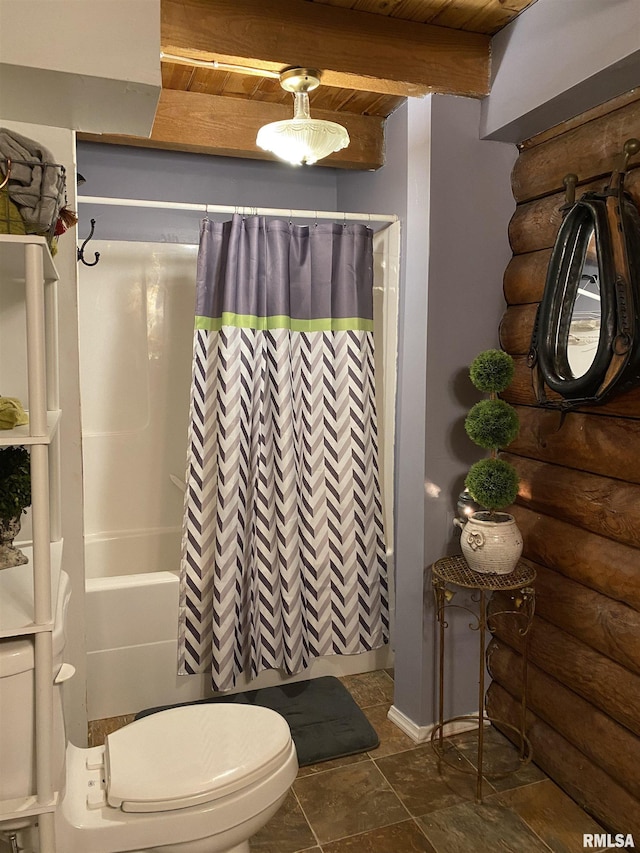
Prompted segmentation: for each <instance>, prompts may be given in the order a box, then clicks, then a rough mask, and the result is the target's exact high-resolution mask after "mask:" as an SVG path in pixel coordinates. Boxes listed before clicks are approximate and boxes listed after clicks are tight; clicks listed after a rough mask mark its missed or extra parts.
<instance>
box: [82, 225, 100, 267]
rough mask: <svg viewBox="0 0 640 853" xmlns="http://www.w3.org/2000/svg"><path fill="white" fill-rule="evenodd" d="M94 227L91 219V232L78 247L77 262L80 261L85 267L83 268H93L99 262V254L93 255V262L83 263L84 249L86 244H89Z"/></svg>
mask: <svg viewBox="0 0 640 853" xmlns="http://www.w3.org/2000/svg"><path fill="white" fill-rule="evenodd" d="M95 227H96V221H95V219H92V220H91V231H90V232H89V236H88V237H87V239H86V240H85V241H84V243H83V244H82V246H80V248H79V249H78V260H79V261H82V263H83V264H84V265H85V267H95V265H96V264H97V263H98V261H99V260H100V252H95V253H94V254H95V261H85V259H84V248H85V246H86V245H87V243H88V242H89V240H90V239H91V238H92V237H93V232H94V230H95Z"/></svg>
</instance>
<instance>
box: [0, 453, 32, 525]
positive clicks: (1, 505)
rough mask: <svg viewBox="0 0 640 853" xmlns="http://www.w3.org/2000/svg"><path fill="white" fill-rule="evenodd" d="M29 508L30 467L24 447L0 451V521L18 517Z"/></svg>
mask: <svg viewBox="0 0 640 853" xmlns="http://www.w3.org/2000/svg"><path fill="white" fill-rule="evenodd" d="M28 506H31V466H30V458H29V451H28V450H27V449H26V447H5V448H3V449H2V450H0V520H2V521H8V520H9V519H11V518H15V517H16V516H20V515H21V513H22V512H23V511H24V510H25V509H26V508H27V507H28Z"/></svg>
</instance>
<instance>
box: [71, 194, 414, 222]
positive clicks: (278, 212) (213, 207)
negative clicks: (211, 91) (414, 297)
mask: <svg viewBox="0 0 640 853" xmlns="http://www.w3.org/2000/svg"><path fill="white" fill-rule="evenodd" d="M77 201H78V204H98V205H114V206H116V207H154V208H160V209H163V210H195V211H199V212H201V213H205V214H207V213H240V214H242V215H244V216H282V217H288V218H289V219H342V220H344V221H345V222H346V221H347V220H351V221H352V222H398V216H397V215H396V214H395V213H388V214H387V213H345V212H343V211H333V212H330V211H327V210H294V209H291V208H289V207H286V208H284V207H283V208H278V207H250V206H248V205H239V204H236V205H229V204H189V203H185V202H181V201H151V200H147V199H137V198H107V197H105V196H93V195H79V196H78V197H77Z"/></svg>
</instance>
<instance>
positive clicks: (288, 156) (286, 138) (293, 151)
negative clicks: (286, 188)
mask: <svg viewBox="0 0 640 853" xmlns="http://www.w3.org/2000/svg"><path fill="white" fill-rule="evenodd" d="M301 70H302V69H301ZM317 82H318V80H317V78H314V77H310V76H309V75H308V74H302V75H301V76H299V77H298V76H296V77H294V78H292V80H290V81H289V82H285V84H284V86H285V87H287V88H288V89H289V88H290V89H292V91H293V118H288V119H285V120H284V121H272V122H271V124H265V125H264V127H261V128H260V130H259V131H258V136H257V138H256V145H259V146H260V148H264V150H265V151H271V153H272V154H275V155H276V157H279V158H280V159H281V160H286V161H287V163H292V164H293V165H294V166H300V165H302V163H307V164H308V165H309V166H310V165H311V164H312V163H316V162H317V161H318V160H322V158H323V157H328V156H329V154H333V152H334V151H340V149H341V148H346V147H347V145H348V144H349V142H350V139H349V134H348V133H347V129H346V127H343V126H342V125H341V124H337V123H336V122H335V121H324V120H323V119H314V118H311V114H310V112H309V95H308V92H307V88H308V85H309V84H310V85H311V86H313V85H314V84H315V85H317ZM280 85H283V84H282V81H281V83H280Z"/></svg>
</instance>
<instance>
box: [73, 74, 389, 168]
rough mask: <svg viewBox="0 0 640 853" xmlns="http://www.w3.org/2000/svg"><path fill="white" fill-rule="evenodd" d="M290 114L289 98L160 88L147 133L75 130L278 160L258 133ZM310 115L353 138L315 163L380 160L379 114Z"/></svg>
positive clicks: (129, 141)
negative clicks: (249, 97) (253, 97)
mask: <svg viewBox="0 0 640 853" xmlns="http://www.w3.org/2000/svg"><path fill="white" fill-rule="evenodd" d="M292 115H293V102H292V104H291V105H290V106H289V105H283V104H270V103H266V102H264V101H248V100H245V99H244V98H230V97H222V96H219V95H204V94H201V93H199V92H182V91H178V90H177V89H163V90H162V93H161V95H160V103H159V105H158V111H157V112H156V118H155V122H154V125H153V131H152V133H151V137H150V138H146V137H140V136H116V135H107V134H104V135H95V134H87V133H79V134H78V139H85V140H90V141H93V142H109V143H113V144H116V145H133V146H136V147H143V148H164V149H168V150H173V151H194V152H197V153H199V154H217V155H220V156H225V157H247V158H250V159H254V160H272V161H276V162H281V161H278V160H277V158H276V157H274V156H273V155H272V154H269V153H267V152H266V151H263V150H262V149H261V148H258V147H257V145H256V134H257V132H258V128H260V127H261V126H262V125H263V124H267V123H268V122H271V121H280V120H281V119H286V118H291V117H292ZM312 116H313V117H315V118H321V119H326V120H328V121H336V122H338V123H339V124H342V125H344V126H345V127H346V128H347V130H348V132H349V136H350V137H351V144H350V145H349V147H348V148H344V149H343V150H342V151H338V152H336V153H335V154H331V155H330V156H329V157H327V158H326V159H324V160H322V161H320V163H318V165H319V166H333V167H335V168H342V169H363V170H366V169H379V168H380V166H382V165H383V163H384V119H383V118H381V117H380V116H361V115H355V114H353V113H344V112H341V113H334V112H330V111H326V110H313V108H312Z"/></svg>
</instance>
